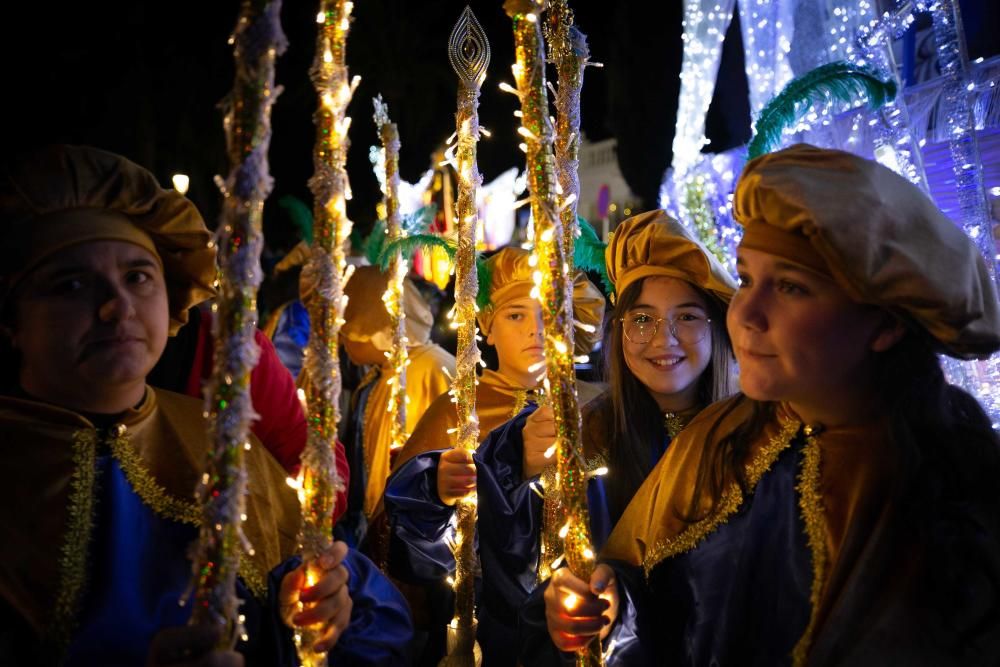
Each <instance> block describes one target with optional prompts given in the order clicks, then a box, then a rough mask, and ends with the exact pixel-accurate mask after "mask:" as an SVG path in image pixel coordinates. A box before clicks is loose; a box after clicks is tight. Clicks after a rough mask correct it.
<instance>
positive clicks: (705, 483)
mask: <svg viewBox="0 0 1000 667" xmlns="http://www.w3.org/2000/svg"><path fill="white" fill-rule="evenodd" d="M873 354H874V355H875V358H874V360H873V362H874V367H873V370H874V372H873V379H872V387H873V389H874V390H875V391H876V392H877V396H879V398H880V400H881V401H883V405H884V409H885V414H886V415H887V416H888V420H889V441H890V446H892V447H893V448H894V452H895V455H896V457H897V460H898V461H899V466H898V469H897V470H898V473H897V474H896V476H895V479H893V480H889V481H888V482H887V483H889V484H890V485H891V486H890V487H889V488H890V493H891V496H890V502H891V507H892V508H893V509H894V511H895V514H894V520H893V523H892V524H890V527H889V530H890V531H891V532H889V533H886V534H887V535H891V536H892V538H891V543H890V544H889V549H890V551H888V552H886V551H883V552H882V561H881V567H882V568H883V573H884V575H885V577H886V579H887V580H888V578H890V577H893V576H896V575H894V574H893V573H894V569H895V570H897V571H898V570H900V568H901V566H902V565H904V564H909V563H910V562H911V561H912V564H913V566H914V567H916V568H918V570H917V573H916V574H914V575H912V576H910V577H908V578H909V579H912V580H919V581H920V584H919V586H918V587H917V589H916V591H915V592H914V593H913V595H916V596H919V598H920V600H921V601H920V602H917V603H915V605H911V606H913V607H914V608H918V607H919V608H928V609H952V610H964V611H966V612H967V611H968V610H969V609H980V610H981V609H982V605H981V604H977V603H973V602H970V601H969V600H970V598H972V597H975V596H977V595H978V596H985V597H986V598H987V599H988V600H989V601H990V603H991V605H992V606H991V608H990V609H989V610H988V612H987V613H989V614H996V613H997V600H998V596H1000V582H998V580H997V577H998V576H1000V572H997V571H995V563H994V564H990V563H989V561H988V559H987V558H984V557H983V554H984V553H988V552H989V550H991V549H992V550H996V549H997V545H996V543H995V540H996V539H997V535H998V533H1000V500H998V497H997V494H996V491H995V487H996V480H997V479H998V478H1000V437H998V435H997V433H996V431H994V429H993V426H992V424H991V421H990V419H989V417H988V416H987V415H986V413H985V412H984V411H983V408H982V406H980V404H979V402H978V401H977V400H976V399H975V398H973V397H972V396H970V395H969V394H968V393H966V392H965V391H964V390H962V389H960V388H958V387H955V386H953V385H951V384H949V383H948V382H947V380H946V378H945V376H944V373H943V372H942V369H941V365H940V363H939V361H938V358H937V355H936V353H935V346H934V344H933V342H932V341H931V340H930V339H929V337H928V336H927V335H926V334H923V333H922V332H919V331H915V330H911V331H909V332H908V333H907V334H906V335H905V336H904V338H903V339H902V340H900V341H899V342H898V343H897V344H896V345H894V346H893V347H892V348H891V349H890V350H887V351H885V352H881V353H873ZM742 401H751V399H749V398H746V397H743V398H742V399H741V400H737V401H734V402H733V404H732V405H731V406H730V411H731V410H732V409H735V408H736V407H737V406H738V405H739V404H741V402H742ZM752 403H753V405H752V409H751V412H750V416H749V417H748V418H747V419H745V420H744V421H743V423H742V424H740V425H739V426H738V427H737V428H736V429H734V430H733V431H732V432H730V433H728V434H722V437H721V438H720V437H718V435H719V434H717V433H715V432H710V433H709V434H708V435H707V437H706V439H705V444H706V447H707V450H706V454H705V456H703V457H702V460H701V464H700V466H699V469H698V476H697V480H696V483H695V488H694V495H693V498H692V501H691V504H690V505H689V507H688V510H687V515H686V516H683V518H684V519H685V520H687V521H697V520H699V519H700V518H702V517H704V516H707V515H709V514H711V513H713V512H714V511H716V510H717V508H718V504H719V501H720V499H721V496H722V493H723V491H724V484H726V483H727V482H726V480H727V479H728V480H736V482H737V483H738V484H739V485H740V487H741V488H742V490H743V492H744V494H748V493H749V492H750V489H749V488H748V484H747V479H746V474H745V470H746V462H747V456H748V453H749V448H750V445H751V443H753V442H754V440H756V439H757V438H758V437H759V436H760V435H761V433H762V431H763V429H764V427H765V425H766V424H767V423H768V421H770V420H771V419H773V418H774V412H775V404H774V403H767V402H758V401H752ZM721 421H722V420H721V418H720V419H719V420H718V421H717V422H716V424H719V423H721ZM821 437H822V436H821ZM712 443H715V444H712ZM703 500H708V501H710V502H708V503H706V506H707V507H708V510H707V511H703V512H698V510H697V508H698V507H699V503H700V502H702V501H703ZM893 545H895V547H894V546H893ZM894 548H895V551H892V549H894ZM901 551H902V552H905V553H901ZM901 558H903V560H900V559H901ZM984 569H985V572H986V577H985V579H983V578H981V579H982V581H980V583H983V584H986V583H989V584H991V586H985V588H984V587H983V586H979V585H978V584H977V586H976V587H978V588H979V589H981V590H975V591H973V590H971V588H970V586H969V578H970V575H969V572H975V573H977V574H979V573H982V572H983V571H984ZM963 582H964V583H963ZM976 587H972V588H976ZM990 588H991V590H987V589H990ZM982 618H985V616H984V617H980V618H978V619H972V620H970V618H969V615H968V614H965V613H957V611H956V613H954V614H945V615H944V616H942V618H941V620H940V621H938V622H941V623H949V624H953V625H955V624H957V623H959V622H961V623H963V624H964V627H962V628H957V627H955V628H954V629H955V630H957V631H958V632H960V633H961V634H962V635H963V636H964V637H965V638H966V639H968V640H970V641H971V637H972V635H974V634H976V633H977V632H979V631H981V629H982V628H981V627H977V625H976V624H977V623H978V622H980V621H981V620H982Z"/></svg>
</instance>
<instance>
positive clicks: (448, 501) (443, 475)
mask: <svg viewBox="0 0 1000 667" xmlns="http://www.w3.org/2000/svg"><path fill="white" fill-rule="evenodd" d="M437 488H438V497H439V498H440V499H441V502H443V503H444V504H445V505H448V506H451V505H454V504H455V503H456V502H458V501H459V500H461V499H462V498H464V497H466V496H467V495H469V494H470V493H473V492H475V490H476V464H475V463H473V461H472V452H470V451H468V450H466V449H462V448H461V447H456V448H454V449H449V450H447V451H445V452H442V453H441V459H440V461H439V462H438V470H437Z"/></svg>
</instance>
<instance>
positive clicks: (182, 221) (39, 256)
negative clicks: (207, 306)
mask: <svg viewBox="0 0 1000 667" xmlns="http://www.w3.org/2000/svg"><path fill="white" fill-rule="evenodd" d="M93 212H100V213H102V214H103V215H101V216H94V215H93ZM0 230H2V231H0V234H2V237H3V239H2V242H0V305H2V304H3V303H4V302H5V301H6V299H7V297H8V296H9V295H10V293H11V290H12V289H13V288H14V287H16V286H17V284H18V283H19V282H20V280H21V279H22V278H24V277H25V276H26V275H27V274H28V273H29V272H30V271H31V270H32V269H34V268H35V267H37V266H38V265H39V264H40V263H41V262H42V261H43V260H45V259H46V258H47V257H49V256H51V255H52V254H53V253H55V252H58V251H60V250H63V249H64V248H68V247H70V246H73V245H76V244H79V243H85V242H88V241H106V240H114V241H126V242H129V243H134V244H136V245H139V246H141V247H144V248H146V249H147V250H149V251H150V252H151V253H152V254H153V255H155V256H156V257H158V258H159V259H160V261H161V262H162V264H163V273H164V278H165V280H166V284H167V294H168V297H169V303H170V333H171V335H172V334H174V333H176V332H177V330H178V329H179V328H180V327H181V325H183V324H184V323H185V322H187V312H188V308H190V307H191V306H193V305H195V304H197V303H200V302H202V301H205V300H206V299H209V298H211V297H213V296H215V289H214V288H213V284H214V282H215V279H216V265H215V252H216V251H215V247H214V245H211V244H210V241H211V233H210V232H209V231H208V229H207V228H206V227H205V222H204V221H203V220H202V217H201V214H200V213H198V210H197V209H196V208H195V206H194V204H192V203H191V202H190V201H189V200H187V199H185V198H184V197H183V196H182V195H181V194H180V193H178V192H175V191H173V190H165V189H163V188H161V187H160V185H159V184H158V183H157V181H156V178H155V177H154V176H153V174H151V173H150V172H149V171H147V170H146V169H144V168H142V167H140V166H139V165H137V164H135V163H134V162H131V161H129V160H127V159H125V158H124V157H121V156H120V155H116V154H114V153H108V152H106V151H102V150H98V149H95V148H89V147H84V146H49V147H46V148H44V149H41V150H38V151H35V152H32V153H28V154H24V155H21V156H19V157H16V158H14V159H12V160H10V161H6V162H5V164H3V165H2V166H0Z"/></svg>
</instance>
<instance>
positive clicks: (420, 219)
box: [351, 204, 437, 268]
mask: <svg viewBox="0 0 1000 667" xmlns="http://www.w3.org/2000/svg"><path fill="white" fill-rule="evenodd" d="M435 215H437V206H435V205H434V204H430V205H429V206H421V207H420V208H418V209H417V210H416V211H414V212H413V213H410V214H408V215H404V216H403V219H402V220H401V221H400V223H401V224H400V226H401V227H402V228H403V231H404V232H405V233H406V234H407V235H408V236H409V237H414V236H419V235H421V234H425V233H427V229H428V228H429V227H430V226H431V223H433V222H434V216H435ZM385 225H386V222H385V219H384V218H383V219H382V220H379V221H377V222H376V223H375V224H374V225H372V231H371V233H369V234H368V236H366V237H365V239H364V240H363V241H360V242H358V244H357V245H359V246H360V247H361V251H362V252H363V253H364V256H365V257H366V258H367V259H368V263H369V264H378V265H381V263H382V256H383V255H384V254H385V252H386V240H385ZM351 240H352V242H354V241H355V237H354V233H353V232H352V233H351ZM411 252H412V251H411ZM383 268H384V267H383Z"/></svg>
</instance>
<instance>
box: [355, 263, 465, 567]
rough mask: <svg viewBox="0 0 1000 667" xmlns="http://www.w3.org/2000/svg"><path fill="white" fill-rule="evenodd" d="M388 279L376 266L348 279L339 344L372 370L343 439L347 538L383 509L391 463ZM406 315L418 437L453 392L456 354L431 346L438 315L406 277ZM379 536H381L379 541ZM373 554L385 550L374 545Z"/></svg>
mask: <svg viewBox="0 0 1000 667" xmlns="http://www.w3.org/2000/svg"><path fill="white" fill-rule="evenodd" d="M388 284H389V275H388V274H387V273H385V272H383V271H381V270H380V269H379V268H378V267H377V266H359V267H357V270H355V271H354V275H353V276H351V279H350V280H349V281H347V286H346V287H345V288H344V293H345V294H346V295H347V297H348V301H347V308H346V309H345V310H344V325H343V326H342V327H341V329H340V340H341V342H342V343H343V345H344V349H345V350H346V352H347V356H348V357H349V358H350V360H351V362H352V363H354V364H357V365H359V366H366V367H367V368H368V371H367V373H366V375H365V377H364V379H363V380H362V381H361V383H360V385H359V386H358V388H357V390H356V391H355V392H354V393H353V395H352V396H351V409H350V411H349V413H348V419H346V420H345V424H344V430H343V440H344V443H345V445H346V446H347V452H348V456H347V458H348V461H349V462H350V464H351V480H352V484H351V490H350V496H349V500H348V512H347V516H346V517H344V519H343V520H342V521H341V525H342V529H343V535H344V538H345V539H346V540H347V541H348V542H350V541H351V540H355V541H356V542H355V543H360V542H361V541H362V540H363V539H364V538H365V535H366V533H367V527H368V522H369V521H370V520H371V519H372V518H373V516H374V515H375V514H376V513H377V512H378V511H379V510H380V508H381V504H382V492H383V491H384V489H385V481H386V479H387V478H388V477H389V469H390V466H391V455H392V453H391V452H390V445H391V442H390V438H391V427H392V415H390V414H389V413H388V412H387V406H388V404H389V397H390V394H391V390H392V387H391V385H390V384H389V380H390V379H391V378H392V375H393V370H392V368H390V367H389V366H388V357H387V356H386V353H387V352H388V351H389V350H391V349H392V328H391V327H392V322H391V320H390V318H389V313H388V312H387V311H386V309H385V305H384V304H383V302H382V295H383V294H384V293H385V291H386V288H387V286H388ZM402 300H403V312H404V315H405V317H406V320H405V321H406V338H407V346H406V350H407V355H408V360H409V363H408V365H407V366H406V431H407V432H408V433H412V432H413V428H414V427H415V426H416V424H417V421H418V420H419V419H420V416H421V415H423V414H424V412H426V411H427V407H428V406H429V405H430V404H431V403H432V402H434V399H436V398H437V397H438V396H440V395H441V394H444V393H446V392H447V391H448V388H449V386H450V384H451V381H450V379H449V378H450V377H453V376H454V374H455V357H454V355H452V354H451V353H449V352H447V351H446V350H444V348H442V347H440V346H438V345H437V344H435V343H433V342H431V340H430V333H431V327H432V326H433V324H434V318H433V314H432V313H431V310H430V308H429V307H428V305H427V303H426V302H425V301H424V299H423V297H422V296H421V295H420V293H419V292H418V291H417V288H416V287H414V285H413V283H412V281H410V280H409V279H408V278H407V279H406V280H404V281H403V299H402ZM376 539H379V538H378V537H377V536H376ZM373 548H374V550H375V551H381V548H380V546H379V545H375V546H374V547H373Z"/></svg>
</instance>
